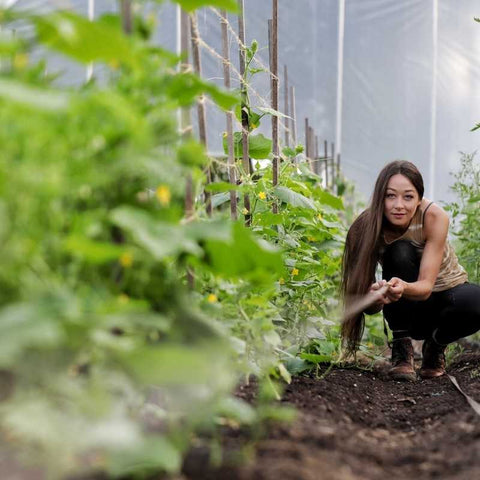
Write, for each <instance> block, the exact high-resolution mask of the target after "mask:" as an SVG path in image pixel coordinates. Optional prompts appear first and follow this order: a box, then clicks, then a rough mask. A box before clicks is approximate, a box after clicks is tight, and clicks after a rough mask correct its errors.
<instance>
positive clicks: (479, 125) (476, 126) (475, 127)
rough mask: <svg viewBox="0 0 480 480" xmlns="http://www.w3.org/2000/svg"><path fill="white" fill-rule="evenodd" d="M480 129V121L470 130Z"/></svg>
mask: <svg viewBox="0 0 480 480" xmlns="http://www.w3.org/2000/svg"><path fill="white" fill-rule="evenodd" d="M478 129H480V123H477V124H476V125H475V126H474V127H473V128H472V129H471V130H470V131H471V132H474V131H475V130H478Z"/></svg>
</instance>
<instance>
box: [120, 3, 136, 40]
mask: <svg viewBox="0 0 480 480" xmlns="http://www.w3.org/2000/svg"><path fill="white" fill-rule="evenodd" d="M120 11H121V17H122V27H123V31H124V32H125V33H126V34H127V35H130V34H131V33H132V26H133V18H132V0H121V2H120Z"/></svg>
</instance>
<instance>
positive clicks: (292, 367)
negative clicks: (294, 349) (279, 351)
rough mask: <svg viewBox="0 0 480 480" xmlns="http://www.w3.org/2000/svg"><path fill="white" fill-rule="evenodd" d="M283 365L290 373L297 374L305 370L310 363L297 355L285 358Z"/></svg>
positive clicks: (308, 367)
mask: <svg viewBox="0 0 480 480" xmlns="http://www.w3.org/2000/svg"><path fill="white" fill-rule="evenodd" d="M284 364H285V367H286V368H287V370H288V371H289V372H290V373H291V374H292V375H298V374H299V373H302V372H305V371H306V370H309V369H310V368H311V366H310V364H309V363H308V362H307V361H306V360H304V359H302V358H298V357H294V358H287V359H286V360H284Z"/></svg>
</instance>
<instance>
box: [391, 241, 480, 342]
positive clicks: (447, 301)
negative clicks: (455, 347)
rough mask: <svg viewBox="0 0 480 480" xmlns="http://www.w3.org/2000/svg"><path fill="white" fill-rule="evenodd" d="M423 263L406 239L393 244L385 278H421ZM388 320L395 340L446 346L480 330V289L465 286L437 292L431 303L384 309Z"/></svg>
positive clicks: (404, 303) (397, 304)
mask: <svg viewBox="0 0 480 480" xmlns="http://www.w3.org/2000/svg"><path fill="white" fill-rule="evenodd" d="M420 260H421V258H420V257H419V255H418V253H417V251H416V250H415V247H414V246H413V245H412V244H411V243H410V242H408V241H406V240H398V241H396V242H394V243H392V244H391V245H389V246H388V247H387V248H386V250H385V253H384V256H383V278H384V279H386V280H390V279H391V278H392V277H398V278H401V279H402V280H404V281H406V282H415V281H416V280H417V279H418V272H419V269H420ZM383 313H384V316H385V319H386V320H387V322H388V325H389V327H390V329H391V330H392V331H393V336H394V338H400V337H407V336H408V337H412V338H414V339H417V340H424V339H427V338H432V337H433V338H434V340H436V341H437V342H438V343H441V344H444V345H446V344H447V343H451V342H454V341H455V340H458V339H459V338H462V337H467V336H468V335H472V334H473V333H475V332H476V331H478V330H479V329H480V287H479V286H478V285H474V284H472V283H463V284H461V285H458V286H456V287H453V288H450V289H448V290H444V291H443V292H433V293H432V294H431V295H430V297H429V298H428V299H427V300H424V301H419V300H407V299H405V298H401V299H400V300H399V301H398V302H394V303H390V304H388V305H385V306H384V307H383Z"/></svg>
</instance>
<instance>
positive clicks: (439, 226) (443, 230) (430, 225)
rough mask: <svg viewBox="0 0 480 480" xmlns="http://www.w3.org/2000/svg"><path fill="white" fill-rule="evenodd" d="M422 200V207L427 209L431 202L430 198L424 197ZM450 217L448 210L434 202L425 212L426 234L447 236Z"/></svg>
mask: <svg viewBox="0 0 480 480" xmlns="http://www.w3.org/2000/svg"><path fill="white" fill-rule="evenodd" d="M423 202H425V203H423ZM423 202H422V208H423V209H425V208H426V207H427V206H428V204H429V203H431V202H430V201H429V200H426V199H424V200H423ZM449 222H450V220H449V217H448V214H447V212H446V211H445V210H444V209H443V208H442V207H441V206H440V205H437V204H436V203H432V204H431V205H430V207H428V209H427V211H426V212H425V216H424V220H423V225H424V228H425V234H426V236H427V238H428V237H431V236H432V235H433V236H435V237H438V236H440V237H446V236H447V234H448V225H449Z"/></svg>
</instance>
